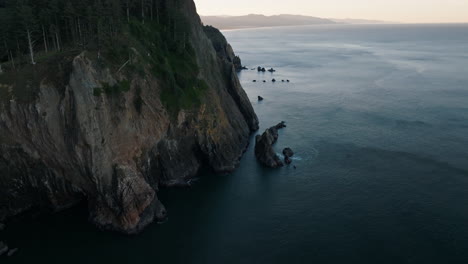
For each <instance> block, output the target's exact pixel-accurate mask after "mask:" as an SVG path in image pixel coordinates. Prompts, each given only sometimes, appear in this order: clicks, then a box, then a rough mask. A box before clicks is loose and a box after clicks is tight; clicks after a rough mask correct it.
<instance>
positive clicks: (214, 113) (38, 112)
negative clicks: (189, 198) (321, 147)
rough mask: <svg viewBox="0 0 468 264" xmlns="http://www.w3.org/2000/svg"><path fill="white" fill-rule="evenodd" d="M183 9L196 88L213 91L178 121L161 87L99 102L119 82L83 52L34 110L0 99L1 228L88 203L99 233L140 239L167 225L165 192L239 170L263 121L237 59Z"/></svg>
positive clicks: (141, 86) (140, 80) (41, 92)
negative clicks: (208, 171) (202, 174)
mask: <svg viewBox="0 0 468 264" xmlns="http://www.w3.org/2000/svg"><path fill="white" fill-rule="evenodd" d="M183 2H184V3H183V9H182V12H183V13H184V15H185V16H186V17H187V19H188V21H189V22H190V25H191V27H192V34H191V36H190V42H191V44H192V45H193V48H194V50H195V53H196V58H197V63H198V65H199V68H200V73H199V78H200V79H203V80H204V81H205V82H206V84H207V86H208V89H207V90H206V91H204V95H203V97H202V99H201V102H200V104H197V105H196V106H193V107H189V108H187V109H180V110H179V111H178V112H177V113H176V114H175V115H174V113H171V112H170V111H168V110H167V109H166V107H165V106H164V104H163V103H162V102H161V99H160V98H161V97H160V95H161V90H162V88H163V87H161V86H162V83H161V82H160V81H159V80H158V78H156V77H154V76H152V75H149V74H148V75H147V76H145V77H134V78H132V79H131V80H128V81H129V91H127V92H125V93H122V94H119V95H118V96H111V95H106V94H96V93H95V89H96V87H101V86H102V85H103V84H104V83H105V84H109V85H115V84H117V83H119V82H120V81H122V78H123V77H122V76H121V74H119V73H115V72H112V71H111V70H110V69H108V68H106V67H105V66H104V67H102V65H101V66H98V65H97V63H96V61H95V59H93V58H91V56H89V55H88V53H87V52H82V53H80V54H78V55H76V56H71V57H70V59H69V60H65V59H64V60H63V61H62V62H61V63H62V64H63V65H62V64H61V66H60V69H61V70H60V71H58V72H57V73H54V74H58V75H60V78H58V79H59V80H61V81H50V78H49V77H50V76H48V75H46V74H44V75H41V76H39V77H38V78H39V89H38V92H37V93H36V94H35V96H34V98H32V99H31V100H28V101H21V100H19V99H18V98H15V97H14V96H12V95H11V94H7V95H4V94H2V95H3V96H4V98H3V100H0V193H1V195H0V220H3V219H5V218H8V217H11V216H14V215H17V214H20V213H22V212H25V211H28V210H32V209H36V208H47V209H50V210H52V211H57V210H61V209H63V208H67V207H70V206H73V205H74V204H76V203H78V202H80V201H83V200H86V201H87V202H88V205H89V213H90V219H91V220H92V221H93V222H94V223H96V224H97V225H98V226H100V227H101V228H104V229H111V230H117V231H120V232H124V233H135V232H138V231H140V230H141V229H142V228H144V227H145V226H146V225H147V224H149V223H151V222H152V221H154V220H155V219H161V218H164V217H165V215H166V211H165V208H164V206H163V205H162V204H161V203H160V202H159V200H158V197H157V192H158V190H159V188H160V186H177V185H185V184H187V183H188V182H189V181H190V179H192V178H193V177H194V176H196V174H197V172H198V170H199V169H200V167H201V166H209V167H210V168H212V169H213V170H214V171H216V172H230V171H232V170H234V169H235V167H236V166H237V165H238V162H239V160H240V157H241V156H242V154H243V152H244V151H245V148H246V147H247V145H248V142H249V138H250V134H251V132H252V131H255V130H257V129H258V120H257V117H256V115H255V113H254V111H253V108H252V106H251V104H250V101H249V99H248V97H247V95H246V94H245V92H244V91H243V89H242V87H241V86H240V84H239V81H238V79H237V75H236V74H235V71H234V68H233V64H232V58H231V57H229V56H232V54H230V55H220V54H219V53H216V51H215V49H214V48H213V43H212V42H211V40H210V39H209V38H208V37H207V35H206V34H205V32H204V30H203V26H202V24H201V22H200V19H199V17H198V15H197V14H196V10H195V5H194V3H193V1H192V0H184V1H183ZM231 52H232V51H231ZM62 66H63V67H62ZM36 77H37V76H36ZM55 79H57V78H55ZM0 85H2V86H3V90H8V91H10V93H11V91H13V90H14V89H16V87H15V84H7V83H4V84H0ZM5 96H6V97H8V98H7V99H6V100H5ZM136 102H138V103H136Z"/></svg>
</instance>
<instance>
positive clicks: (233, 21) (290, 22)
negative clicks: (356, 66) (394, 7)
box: [201, 14, 385, 29]
mask: <svg viewBox="0 0 468 264" xmlns="http://www.w3.org/2000/svg"><path fill="white" fill-rule="evenodd" d="M201 19H202V21H203V23H204V24H205V25H211V26H214V27H217V28H219V29H241V28H256V27H278V26H303V25H319V24H377V23H378V24H381V23H385V22H383V21H376V20H364V19H329V18H318V17H311V16H301V15H275V16H265V15H256V14H251V15H246V16H202V17H201Z"/></svg>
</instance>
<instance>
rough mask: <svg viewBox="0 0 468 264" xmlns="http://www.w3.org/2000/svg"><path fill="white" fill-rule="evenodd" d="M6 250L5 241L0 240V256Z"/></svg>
mask: <svg viewBox="0 0 468 264" xmlns="http://www.w3.org/2000/svg"><path fill="white" fill-rule="evenodd" d="M7 252H8V246H7V244H5V242H3V241H0V256H1V255H3V254H5V253H7Z"/></svg>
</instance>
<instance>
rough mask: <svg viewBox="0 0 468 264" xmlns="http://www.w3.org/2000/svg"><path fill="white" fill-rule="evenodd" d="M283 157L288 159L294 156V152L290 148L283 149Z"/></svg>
mask: <svg viewBox="0 0 468 264" xmlns="http://www.w3.org/2000/svg"><path fill="white" fill-rule="evenodd" d="M283 155H284V156H285V157H288V158H290V157H292V156H294V152H293V151H292V149H290V148H285V149H283Z"/></svg>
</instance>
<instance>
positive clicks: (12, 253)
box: [7, 248, 18, 257]
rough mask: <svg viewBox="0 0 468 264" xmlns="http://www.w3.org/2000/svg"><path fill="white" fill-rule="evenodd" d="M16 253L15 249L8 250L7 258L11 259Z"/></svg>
mask: <svg viewBox="0 0 468 264" xmlns="http://www.w3.org/2000/svg"><path fill="white" fill-rule="evenodd" d="M17 251H18V249H17V248H14V249H10V251H8V253H7V256H8V257H11V256H13V255H14V254H15V253H16V252H17Z"/></svg>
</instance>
